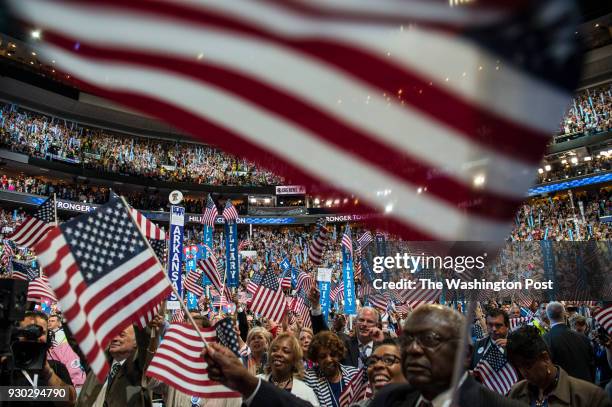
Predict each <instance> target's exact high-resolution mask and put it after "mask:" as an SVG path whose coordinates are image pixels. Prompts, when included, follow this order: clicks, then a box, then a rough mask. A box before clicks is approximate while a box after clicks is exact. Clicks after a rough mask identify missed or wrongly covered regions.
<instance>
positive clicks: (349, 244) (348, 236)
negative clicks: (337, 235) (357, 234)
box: [342, 225, 353, 258]
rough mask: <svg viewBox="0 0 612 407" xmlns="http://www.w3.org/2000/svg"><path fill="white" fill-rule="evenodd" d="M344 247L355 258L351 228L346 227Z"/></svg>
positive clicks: (343, 235) (343, 238) (343, 239)
mask: <svg viewBox="0 0 612 407" xmlns="http://www.w3.org/2000/svg"><path fill="white" fill-rule="evenodd" d="M342 247H344V248H345V249H346V251H347V253H349V254H350V256H351V258H352V257H353V239H352V238H351V227H350V226H349V225H346V227H345V228H344V233H343V234H342Z"/></svg>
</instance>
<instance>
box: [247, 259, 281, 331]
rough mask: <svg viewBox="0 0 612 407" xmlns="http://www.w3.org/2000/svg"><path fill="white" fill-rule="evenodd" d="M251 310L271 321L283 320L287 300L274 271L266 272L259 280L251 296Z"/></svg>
mask: <svg viewBox="0 0 612 407" xmlns="http://www.w3.org/2000/svg"><path fill="white" fill-rule="evenodd" d="M251 310H252V311H253V312H257V313H259V314H262V315H263V316H265V317H266V318H268V319H271V320H273V321H277V322H278V321H280V320H282V319H283V316H284V315H285V312H286V311H287V299H286V298H285V293H284V292H283V290H282V289H281V287H280V284H279V279H278V277H277V276H276V274H275V273H274V271H272V270H268V271H267V272H266V274H264V276H263V278H262V279H261V283H260V284H259V287H258V288H257V291H255V294H253V300H252V302H251Z"/></svg>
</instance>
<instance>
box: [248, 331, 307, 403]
mask: <svg viewBox="0 0 612 407" xmlns="http://www.w3.org/2000/svg"><path fill="white" fill-rule="evenodd" d="M303 374H304V366H303V364H302V348H301V347H300V344H299V342H298V340H297V339H296V338H295V337H294V336H293V335H291V334H289V333H283V334H280V335H278V336H277V337H276V338H275V339H274V340H273V341H272V343H271V344H270V347H269V348H268V365H267V366H266V374H262V375H259V376H258V377H261V378H262V379H263V380H266V381H268V382H270V383H272V384H273V385H275V386H276V387H278V388H280V389H283V390H286V391H289V392H291V393H292V394H293V395H294V396H296V397H299V398H301V399H302V400H306V401H308V402H309V403H310V404H312V405H313V406H314V407H318V406H319V401H318V400H317V397H316V396H315V394H314V392H313V391H312V389H311V388H310V387H308V385H307V384H306V383H304V382H303V381H302V380H300V379H301V378H302V377H303Z"/></svg>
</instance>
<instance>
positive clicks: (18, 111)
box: [0, 103, 282, 185]
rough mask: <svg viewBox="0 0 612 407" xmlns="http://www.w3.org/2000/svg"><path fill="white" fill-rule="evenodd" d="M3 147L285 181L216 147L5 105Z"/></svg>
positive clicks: (158, 169)
mask: <svg viewBox="0 0 612 407" xmlns="http://www.w3.org/2000/svg"><path fill="white" fill-rule="evenodd" d="M0 115H1V116H0V146H2V147H4V148H8V149H10V150H13V151H17V152H21V153H24V154H27V155H29V156H32V157H37V158H44V159H53V160H58V161H62V162H65V163H70V164H74V165H78V166H83V167H85V168H89V169H94V170H99V171H105V172H111V173H118V174H123V175H134V176H144V177H147V178H151V179H155V180H160V181H173V182H189V183H195V184H206V185H278V184H282V178H280V177H278V176H276V175H273V174H272V173H270V172H267V171H264V170H261V169H259V168H257V167H256V166H255V165H253V164H251V163H249V162H247V161H245V160H243V159H239V158H237V157H233V156H230V155H228V154H225V153H223V152H222V151H220V150H218V149H215V148H213V147H210V146H206V145H201V144H195V143H187V142H176V141H169V140H162V139H154V138H147V137H138V136H128V135H122V134H117V133H112V132H110V131H108V130H103V129H98V128H91V127H84V126H81V125H79V124H76V123H72V122H66V121H65V120H64V119H57V118H53V117H50V116H46V115H42V114H39V113H35V112H32V111H29V110H25V109H22V108H18V107H17V106H16V105H11V104H6V103H0Z"/></svg>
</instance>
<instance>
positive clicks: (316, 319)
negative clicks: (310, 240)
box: [308, 287, 385, 368]
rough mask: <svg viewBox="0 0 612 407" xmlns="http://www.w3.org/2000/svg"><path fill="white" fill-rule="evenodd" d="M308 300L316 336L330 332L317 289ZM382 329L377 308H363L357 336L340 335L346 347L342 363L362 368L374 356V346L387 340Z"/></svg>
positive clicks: (358, 320) (356, 320)
mask: <svg viewBox="0 0 612 407" xmlns="http://www.w3.org/2000/svg"><path fill="white" fill-rule="evenodd" d="M308 299H309V300H310V304H312V308H311V311H310V318H311V321H312V330H313V332H314V334H315V335H316V334H318V333H319V332H321V331H326V330H328V329H329V328H328V327H327V324H326V323H325V320H324V319H323V313H322V311H321V305H320V301H319V299H320V293H319V290H317V288H316V287H313V288H312V289H311V290H310V293H309V297H308ZM381 327H382V325H381V320H380V314H379V312H378V311H377V310H376V309H375V308H371V307H363V308H361V309H360V310H359V313H358V314H357V318H356V319H355V326H354V333H355V334H354V335H353V336H352V337H350V336H348V335H346V334H345V335H343V336H340V335H339V336H340V339H342V340H343V342H344V346H345V347H346V355H345V356H344V358H343V359H342V361H341V362H340V363H341V364H343V365H345V366H353V367H357V368H362V367H363V364H364V362H365V360H366V359H367V358H368V357H369V356H370V355H371V354H372V350H373V349H374V344H375V343H377V342H382V341H383V340H384V339H385V336H384V333H383V331H382V329H381Z"/></svg>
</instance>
